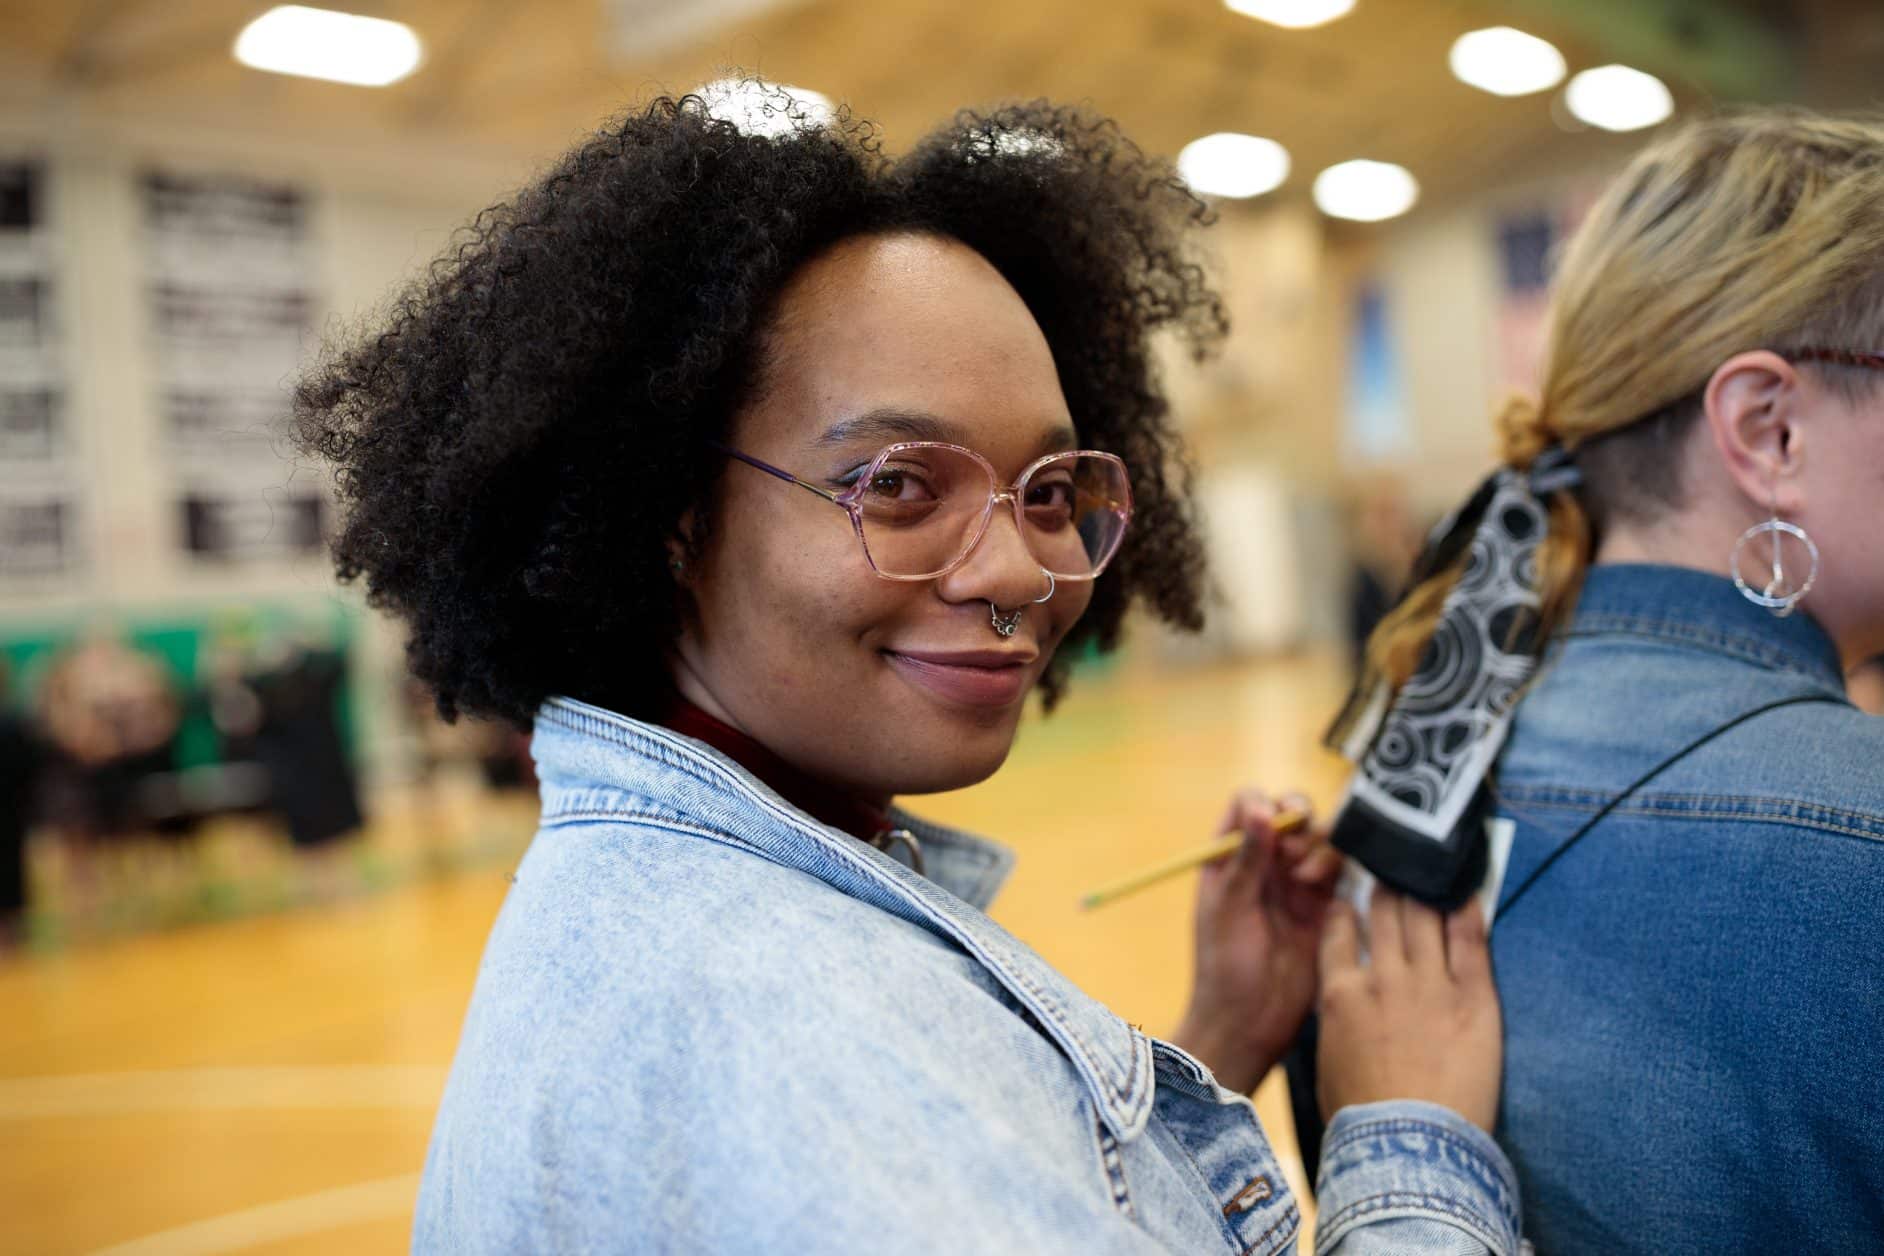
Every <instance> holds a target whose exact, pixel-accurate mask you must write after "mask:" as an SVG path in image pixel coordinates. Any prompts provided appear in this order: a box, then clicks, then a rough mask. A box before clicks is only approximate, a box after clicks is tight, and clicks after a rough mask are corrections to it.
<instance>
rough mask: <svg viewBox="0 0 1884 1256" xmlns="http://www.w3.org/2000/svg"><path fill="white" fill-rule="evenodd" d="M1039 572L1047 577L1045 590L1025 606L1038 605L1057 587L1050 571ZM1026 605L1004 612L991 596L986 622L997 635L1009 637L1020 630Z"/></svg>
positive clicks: (1050, 595) (1056, 582)
mask: <svg viewBox="0 0 1884 1256" xmlns="http://www.w3.org/2000/svg"><path fill="white" fill-rule="evenodd" d="M1041 574H1042V575H1044V576H1046V578H1047V591H1046V592H1045V593H1043V594H1041V595H1040V596H1039V597H1037V598H1035V599H1034V600H1033V601H1031V602H1029V603H1028V604H1027V606H1039V605H1040V604H1041V603H1042V602H1045V601H1047V600H1048V599H1050V598H1051V597H1052V596H1053V591H1054V590H1055V589H1057V588H1059V582H1058V581H1056V580H1055V579H1054V578H1053V573H1052V572H1050V571H1043V572H1042V573H1041ZM1027 606H1017V607H1015V608H1014V609H1013V610H1011V611H1005V612H1004V611H1002V609H1001V608H1000V607H998V606H996V605H995V604H994V599H993V598H989V599H988V623H989V625H990V626H992V627H993V628H994V631H995V634H996V635H997V636H1002V637H1011V636H1013V635H1014V634H1015V633H1016V632H1017V631H1019V630H1020V621H1021V616H1022V615H1023V614H1025V613H1026V611H1027Z"/></svg>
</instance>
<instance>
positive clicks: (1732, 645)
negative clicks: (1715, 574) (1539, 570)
mask: <svg viewBox="0 0 1884 1256" xmlns="http://www.w3.org/2000/svg"><path fill="white" fill-rule="evenodd" d="M1606 636H1612V637H1615V636H1620V637H1639V638H1643V639H1645V640H1650V641H1666V642H1679V643H1680V644H1682V645H1688V646H1695V647H1698V648H1700V649H1705V650H1711V651H1713V652H1714V653H1717V654H1725V655H1728V656H1730V657H1733V658H1737V659H1739V660H1741V661H1742V662H1747V663H1754V664H1758V665H1760V666H1762V667H1770V668H1773V669H1774V670H1777V671H1787V672H1793V673H1795V674H1797V675H1800V676H1804V677H1806V678H1808V679H1811V680H1817V681H1820V682H1821V683H1823V681H1824V679H1825V678H1824V676H1823V674H1822V672H1821V670H1820V669H1818V668H1814V667H1813V666H1811V665H1810V663H1807V662H1805V661H1803V660H1802V659H1801V658H1800V656H1799V652H1798V651H1796V650H1788V649H1782V648H1780V647H1778V646H1775V645H1773V644H1772V643H1771V642H1767V641H1761V640H1759V639H1757V638H1754V637H1751V636H1748V635H1746V634H1744V633H1738V632H1722V631H1721V630H1719V629H1718V628H1707V627H1703V626H1701V625H1698V624H1693V623H1688V622H1684V621H1682V620H1672V619H1660V618H1655V617H1652V616H1644V615H1629V614H1621V613H1618V612H1615V611H1592V612H1589V613H1588V614H1584V615H1579V616H1577V617H1576V619H1575V620H1574V621H1573V622H1572V623H1571V625H1570V627H1569V629H1568V630H1567V631H1566V632H1565V633H1564V637H1565V638H1566V639H1569V638H1584V639H1589V638H1595V637H1606Z"/></svg>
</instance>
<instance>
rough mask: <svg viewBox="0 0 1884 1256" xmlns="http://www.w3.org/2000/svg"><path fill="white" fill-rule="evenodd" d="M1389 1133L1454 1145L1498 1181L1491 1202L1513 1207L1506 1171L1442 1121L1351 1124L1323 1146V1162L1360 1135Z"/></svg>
mask: <svg viewBox="0 0 1884 1256" xmlns="http://www.w3.org/2000/svg"><path fill="white" fill-rule="evenodd" d="M1392 1134H1418V1135H1420V1136H1421V1137H1424V1138H1429V1139H1432V1140H1434V1141H1435V1142H1437V1143H1440V1144H1443V1145H1445V1146H1448V1147H1450V1148H1452V1149H1454V1150H1455V1151H1457V1152H1458V1154H1460V1155H1461V1156H1463V1157H1465V1158H1466V1159H1467V1160H1469V1161H1471V1162H1472V1163H1474V1164H1477V1165H1479V1166H1480V1167H1482V1168H1483V1169H1484V1170H1485V1175H1486V1177H1487V1179H1488V1180H1490V1181H1492V1182H1496V1183H1498V1184H1499V1189H1498V1190H1497V1192H1496V1193H1495V1195H1494V1197H1493V1203H1494V1204H1495V1205H1497V1206H1498V1207H1499V1208H1500V1209H1504V1208H1507V1207H1512V1208H1515V1205H1516V1201H1515V1199H1514V1198H1510V1196H1511V1189H1510V1183H1509V1182H1507V1181H1506V1178H1505V1174H1504V1172H1503V1170H1501V1169H1500V1167H1499V1165H1498V1164H1497V1163H1496V1162H1495V1161H1493V1160H1491V1159H1489V1158H1488V1157H1486V1156H1485V1154H1484V1153H1483V1152H1482V1151H1480V1149H1479V1148H1478V1147H1477V1146H1475V1145H1474V1144H1473V1143H1472V1141H1471V1140H1469V1139H1466V1138H1464V1137H1461V1136H1460V1135H1459V1134H1457V1133H1454V1132H1453V1131H1452V1130H1449V1129H1447V1128H1446V1127H1445V1126H1443V1125H1436V1124H1434V1123H1432V1122H1430V1121H1424V1120H1419V1119H1417V1118H1411V1117H1388V1118H1384V1119H1380V1120H1373V1121H1364V1122H1360V1123H1357V1124H1355V1125H1351V1126H1349V1127H1348V1128H1347V1129H1345V1130H1343V1131H1342V1132H1341V1137H1340V1138H1338V1139H1336V1140H1335V1141H1334V1142H1332V1143H1329V1144H1328V1145H1327V1146H1325V1147H1323V1148H1322V1163H1323V1164H1333V1163H1334V1157H1335V1156H1336V1155H1337V1154H1338V1153H1339V1152H1341V1151H1342V1150H1344V1149H1345V1148H1347V1147H1348V1146H1350V1145H1351V1144H1353V1143H1355V1142H1357V1141H1359V1140H1360V1139H1361V1138H1362V1137H1365V1136H1372V1135H1392ZM1388 1193H1391V1192H1388ZM1379 1194H1380V1193H1379V1192H1377V1193H1376V1195H1375V1196H1370V1198H1377V1197H1378V1196H1379ZM1458 1206H1459V1207H1461V1208H1464V1207H1467V1206H1468V1205H1464V1204H1460V1205H1458Z"/></svg>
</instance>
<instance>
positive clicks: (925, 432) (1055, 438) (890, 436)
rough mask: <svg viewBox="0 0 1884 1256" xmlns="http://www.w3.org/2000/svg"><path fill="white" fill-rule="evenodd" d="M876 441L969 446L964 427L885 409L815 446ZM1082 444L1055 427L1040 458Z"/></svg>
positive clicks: (827, 433) (848, 422) (852, 421)
mask: <svg viewBox="0 0 1884 1256" xmlns="http://www.w3.org/2000/svg"><path fill="white" fill-rule="evenodd" d="M866 437H868V438H871V439H876V440H886V441H888V440H932V441H942V442H945V443H948V444H953V445H964V446H966V445H968V440H967V438H966V434H965V433H964V432H963V430H962V428H961V426H960V425H959V424H956V423H951V422H949V420H947V419H945V418H942V417H941V416H940V415H934V414H930V413H929V412H928V411H926V410H904V409H899V408H897V407H894V406H884V407H880V408H878V409H875V410H867V411H865V412H864V413H862V414H859V415H856V416H854V417H852V418H848V419H842V420H840V421H838V422H836V423H833V424H832V425H831V426H830V427H827V428H826V429H824V431H823V433H822V434H820V435H819V437H818V439H817V441H816V444H817V445H818V446H819V447H821V448H828V447H830V446H833V445H843V444H848V443H849V442H851V441H854V440H862V439H864V438H866ZM1078 444H1079V435H1078V434H1077V433H1076V432H1074V431H1073V429H1072V428H1071V427H1070V426H1069V425H1067V424H1065V423H1058V424H1055V425H1054V426H1053V428H1052V430H1050V431H1048V432H1047V433H1046V435H1045V436H1043V437H1042V438H1041V440H1040V443H1039V446H1038V448H1039V451H1040V453H1041V454H1043V455H1045V454H1051V453H1059V452H1060V451H1062V450H1067V449H1073V448H1075V447H1076V446H1077V445H1078Z"/></svg>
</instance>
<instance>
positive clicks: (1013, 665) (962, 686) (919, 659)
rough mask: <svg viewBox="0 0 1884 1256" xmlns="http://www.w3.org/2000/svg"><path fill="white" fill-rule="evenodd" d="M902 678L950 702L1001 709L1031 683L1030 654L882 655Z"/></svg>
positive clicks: (892, 652) (963, 652)
mask: <svg viewBox="0 0 1884 1256" xmlns="http://www.w3.org/2000/svg"><path fill="white" fill-rule="evenodd" d="M883 657H885V658H887V659H888V660H889V661H890V664H891V665H892V666H893V667H895V668H896V670H897V671H898V672H899V673H901V674H902V676H903V678H904V679H905V680H907V681H910V682H911V683H912V684H915V685H917V686H919V687H921V688H923V689H927V690H928V691H929V692H931V693H933V694H935V695H936V696H937V697H939V698H942V699H944V700H946V701H949V702H957V703H960V704H962V705H964V706H977V707H1004V706H1008V705H1011V704H1012V703H1014V702H1017V701H1019V700H1020V699H1021V698H1023V697H1025V696H1026V694H1027V690H1028V687H1029V686H1030V685H1031V684H1032V683H1033V669H1032V668H1031V667H1030V666H1028V665H1029V664H1030V663H1032V662H1033V661H1034V659H1035V658H1036V657H1038V656H1037V655H1036V654H1034V652H1033V651H1031V650H1028V651H1020V650H967V651H959V652H954V653H943V652H939V651H936V652H931V651H921V652H903V651H897V650H886V651H884V654H883Z"/></svg>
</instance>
